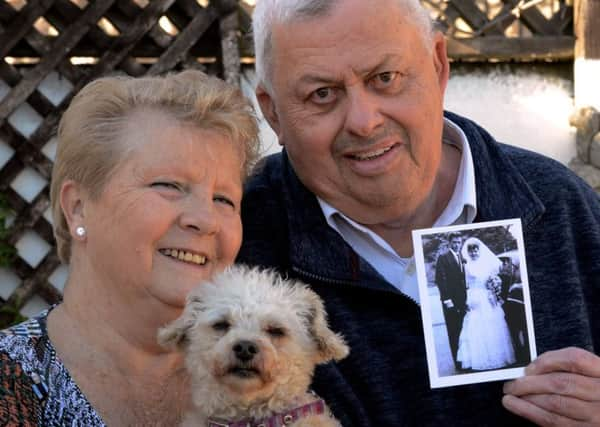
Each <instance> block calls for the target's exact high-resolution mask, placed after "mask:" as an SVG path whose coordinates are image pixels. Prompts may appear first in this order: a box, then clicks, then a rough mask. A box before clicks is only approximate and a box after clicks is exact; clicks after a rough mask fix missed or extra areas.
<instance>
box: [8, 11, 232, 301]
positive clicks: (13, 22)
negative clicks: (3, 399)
mask: <svg viewBox="0 0 600 427" xmlns="http://www.w3.org/2000/svg"><path fill="white" fill-rule="evenodd" d="M201 3H202V2H198V1H195V0H153V1H141V0H138V1H133V0H119V1H115V0H93V1H81V0H80V1H77V2H75V1H69V0H40V1H29V2H27V3H25V2H18V1H12V2H7V1H2V2H0V30H1V33H0V56H1V57H2V60H1V61H0V80H1V81H2V85H3V86H4V88H5V90H4V93H3V94H2V93H0V95H3V98H2V99H1V103H0V144H1V147H3V148H2V150H3V151H4V152H8V155H7V157H9V158H8V159H7V160H6V161H5V163H4V164H3V165H1V169H0V192H1V193H4V194H5V195H6V197H7V199H8V203H9V205H10V207H11V208H12V210H13V211H14V212H15V213H16V218H15V221H14V223H13V224H12V225H11V228H10V234H9V237H8V243H9V244H11V245H15V246H17V247H18V248H19V243H20V242H22V240H23V239H25V240H33V241H34V242H36V241H37V242H38V243H40V242H41V243H42V249H37V251H38V252H39V251H40V250H41V251H42V254H41V258H40V257H39V256H38V258H40V259H35V257H33V258H34V259H33V260H31V259H28V258H29V257H27V256H25V254H23V253H21V251H20V253H19V255H20V256H18V257H17V258H16V260H15V262H14V265H13V266H12V267H11V270H12V274H16V276H17V277H18V278H19V279H20V282H21V283H20V284H19V285H18V287H16V289H14V290H12V292H11V294H10V296H9V297H8V298H7V301H5V299H2V300H0V303H5V302H8V303H9V304H11V305H13V306H16V307H17V308H19V307H21V306H22V305H23V304H24V303H25V302H26V301H27V300H28V299H29V298H30V297H31V296H32V295H33V294H34V293H35V294H38V295H39V296H41V297H42V298H43V299H44V300H45V301H46V302H48V303H54V302H57V301H58V300H59V298H60V290H59V289H56V287H55V286H53V285H51V284H50V282H49V281H48V279H49V277H50V276H51V275H52V274H53V273H54V272H55V271H56V270H57V268H59V267H60V263H59V260H58V258H57V255H56V253H55V251H54V244H53V237H52V229H51V225H50V216H49V214H48V212H49V196H48V181H49V179H50V176H51V168H52V156H53V155H52V143H53V140H52V138H53V132H54V131H55V127H56V125H57V123H58V120H59V119H60V116H61V114H62V112H63V111H64V110H65V108H66V107H67V105H68V104H69V102H70V100H71V99H72V98H73V96H74V95H75V94H76V93H77V91H78V90H79V89H81V88H82V87H83V86H84V85H85V84H86V83H88V82H89V81H91V80H93V79H94V78H97V77H99V76H102V75H106V74H108V73H113V72H124V73H127V74H129V75H133V76H140V75H143V74H160V73H164V72H166V71H168V70H171V69H180V68H191V67H193V68H200V69H203V70H204V71H206V72H208V73H210V74H216V75H219V76H221V77H224V78H226V79H227V80H229V81H237V80H238V76H239V67H240V65H239V64H240V60H239V49H238V45H237V40H238V37H237V32H238V19H237V2H236V1H225V0H222V1H214V0H213V1H211V2H204V4H201ZM18 7H21V8H20V9H18ZM40 30H41V31H40ZM28 63H29V64H28ZM57 76H58V77H57ZM48 79H50V80H54V81H56V80H57V79H58V81H59V83H58V86H60V87H61V88H63V89H64V88H65V87H66V88H67V90H66V91H64V90H63V92H65V93H62V94H61V96H60V99H59V100H56V99H53V97H52V96H49V95H48V91H47V90H44V84H45V83H47V81H48ZM55 86H56V84H55ZM23 114H24V115H25V117H27V115H28V114H29V116H32V117H33V119H32V121H34V122H35V117H39V120H38V121H39V123H35V130H34V131H32V132H28V131H27V125H25V126H23V125H22V123H21V119H20V117H23ZM25 119H26V118H25ZM20 125H21V126H20ZM28 177H29V178H31V177H33V181H35V182H38V185H37V188H35V189H34V193H35V194H33V195H32V194H27V193H28V192H29V193H31V190H21V191H19V190H20V187H19V182H20V181H23V180H26V179H27V178H28ZM34 187H35V185H34ZM35 190H39V191H35ZM44 242H46V243H47V246H44V245H43V243H44ZM25 243H27V242H25ZM2 285H3V284H0V287H1V286H2ZM5 285H6V284H5ZM59 288H60V287H59Z"/></svg>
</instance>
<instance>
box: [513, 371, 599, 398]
mask: <svg viewBox="0 0 600 427" xmlns="http://www.w3.org/2000/svg"><path fill="white" fill-rule="evenodd" d="M504 393H506V394H512V395H514V396H524V395H528V394H556V395H561V396H568V397H572V398H576V399H581V400H587V401H600V378H590V377H586V376H583V375H576V374H570V373H566V372H553V373H549V374H543V375H527V376H524V377H520V378H517V379H515V380H513V381H510V382H508V383H506V384H504Z"/></svg>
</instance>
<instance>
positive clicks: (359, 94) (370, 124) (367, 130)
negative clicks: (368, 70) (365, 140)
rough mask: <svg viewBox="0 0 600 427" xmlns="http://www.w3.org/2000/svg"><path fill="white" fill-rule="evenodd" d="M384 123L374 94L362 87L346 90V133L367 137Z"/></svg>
mask: <svg viewBox="0 0 600 427" xmlns="http://www.w3.org/2000/svg"><path fill="white" fill-rule="evenodd" d="M384 122H385V118H384V117H383V114H382V113H381V105H380V102H379V100H378V99H377V97H376V96H375V94H372V93H370V92H369V91H368V90H367V88H365V87H364V86H360V87H357V86H355V87H353V88H351V89H349V90H348V111H347V114H346V130H347V131H348V132H350V133H352V134H354V135H357V136H361V137H369V136H371V135H372V134H373V132H374V131H375V130H376V129H377V128H378V127H379V126H382V125H383V124H384Z"/></svg>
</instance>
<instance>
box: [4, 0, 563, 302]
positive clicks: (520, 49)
mask: <svg viewBox="0 0 600 427" xmlns="http://www.w3.org/2000/svg"><path fill="white" fill-rule="evenodd" d="M259 1H260V0H259ZM369 1H370V0H369ZM422 1H423V3H424V5H425V6H426V7H427V8H428V9H429V10H430V12H431V15H432V17H433V18H434V19H435V20H436V21H437V23H438V25H439V27H440V28H441V29H443V31H445V32H446V34H447V35H448V50H449V55H450V56H451V57H452V58H454V59H457V60H461V59H463V60H489V59H496V60H531V59H539V58H543V59H570V58H572V56H573V44H574V39H573V36H572V21H573V18H572V15H573V12H572V7H570V6H568V4H567V3H566V1H565V0H529V1H525V0H521V1H519V0H422ZM250 11H251V8H250V7H249V6H248V5H247V4H245V3H243V2H240V3H239V4H238V1H237V0H220V1H217V0H212V1H208V0H205V1H201V0H29V1H25V0H0V58H1V59H0V193H1V194H5V195H6V196H7V199H8V203H9V205H10V207H11V209H12V210H13V211H14V213H15V220H14V222H13V223H12V225H11V227H10V234H9V237H8V243H9V244H11V245H15V246H16V247H17V248H18V249H19V256H18V257H17V259H16V260H15V262H14V265H13V266H11V269H10V271H9V272H8V273H7V271H5V270H6V269H4V270H3V269H0V306H1V305H2V304H4V303H6V302H8V303H9V304H11V305H12V306H15V307H17V308H21V307H22V306H23V305H24V304H25V303H26V302H27V301H28V300H30V299H31V298H32V297H33V296H38V297H41V298H42V300H43V301H45V302H46V303H49V304H52V303H55V302H57V301H58V300H59V299H60V296H61V290H60V285H58V286H56V281H53V277H54V276H55V275H57V272H59V271H60V269H61V268H62V267H61V266H60V263H59V261H58V258H57V256H56V253H55V251H54V243H53V237H52V229H51V224H50V220H51V218H50V215H49V196H48V182H49V180H50V174H51V169H52V159H53V154H52V152H53V143H54V142H53V133H54V130H55V128H56V125H57V124H58V121H59V118H60V116H61V114H62V112H63V111H64V110H65V108H66V107H67V105H68V104H69V102H70V101H71V99H72V98H73V96H74V95H75V94H76V93H77V91H78V90H79V89H81V88H82V87H83V86H84V85H85V84H86V83H88V82H89V81H91V80H92V79H94V78H97V77H99V76H102V75H106V74H109V73H114V72H120V73H126V74H129V75H132V76H140V75H144V74H160V73H164V72H167V71H169V70H172V69H182V68H190V67H194V68H200V69H203V70H205V71H206V72H208V73H210V74H216V75H219V76H221V77H223V78H225V79H226V80H228V81H230V82H238V79H239V74H240V56H243V57H252V56H253V51H252V46H251V43H250V37H249V35H248V29H249V27H250V17H249V14H250ZM240 52H241V54H240ZM49 86H50V87H53V88H54V89H56V88H59V89H60V90H58V92H60V93H58V94H57V93H55V92H56V90H54V92H53V91H49V90H48V89H47V88H48V87H49ZM27 180H29V181H31V182H33V183H34V184H33V189H31V188H29V189H27V188H24V186H23V182H24V181H27ZM30 187H31V185H30ZM35 244H37V245H38V246H41V247H42V249H41V250H40V249H37V254H35V253H34V254H33V255H31V254H30V253H29V252H35V251H36V250H31V249H30V248H29V246H30V245H34V246H35ZM9 276H10V278H11V280H12V281H13V282H14V283H15V285H14V286H13V287H10V289H9V292H8V293H7V292H6V289H5V292H4V293H3V292H2V289H3V286H4V285H6V284H5V283H2V281H3V280H8V279H7V278H8V277H9ZM3 278H4V279H3ZM52 283H54V284H52Z"/></svg>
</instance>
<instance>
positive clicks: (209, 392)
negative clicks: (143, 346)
mask: <svg viewBox="0 0 600 427" xmlns="http://www.w3.org/2000/svg"><path fill="white" fill-rule="evenodd" d="M158 340H159V343H160V344H161V345H163V346H165V347H167V348H180V349H183V350H184V351H185V353H186V367H187V369H188V370H189V372H190V375H191V379H192V400H193V408H194V409H193V411H192V412H190V413H189V414H187V415H186V418H185V421H184V425H190V426H191V425H194V426H205V425H206V422H207V419H208V418H217V419H223V420H228V421H234V420H239V419H245V418H254V419H262V418H265V417H269V416H271V415H272V414H274V413H279V412H282V411H285V410H289V409H292V408H295V407H298V406H301V405H304V404H306V403H309V402H311V401H313V400H315V397H314V395H312V394H310V393H309V392H308V388H309V385H310V382H311V378H312V375H313V371H314V368H315V366H316V365H317V364H319V363H325V362H328V361H330V360H340V359H342V358H344V357H346V356H347V354H348V351H349V349H348V346H347V345H346V343H345V342H344V339H343V338H342V337H341V336H340V335H338V334H336V333H334V332H332V331H331V330H330V329H329V327H328V325H327V318H326V313H325V310H324V307H323V303H322V302H321V299H320V298H319V297H318V296H317V295H316V294H315V293H314V292H313V291H311V290H310V289H309V288H308V287H307V286H306V285H305V284H303V283H301V282H298V281H291V280H285V279H283V278H282V277H281V276H280V275H278V274H277V273H275V272H273V271H269V270H260V269H258V268H249V267H245V266H241V265H236V266H232V267H230V268H228V269H227V270H225V271H224V272H223V273H220V274H218V275H216V276H215V277H214V278H213V279H212V280H209V281H207V282H204V283H202V284H200V285H199V286H198V287H197V288H196V289H195V290H193V291H192V292H191V293H190V294H189V296H188V299H187V304H186V307H185V309H184V312H183V314H182V315H181V316H180V317H179V318H178V319H176V320H175V321H173V322H172V323H170V324H169V325H167V326H166V327H164V328H161V329H160V330H159V333H158ZM242 341H245V342H247V343H253V344H254V345H255V346H256V349H257V350H258V352H257V353H256V354H255V355H254V357H253V358H252V360H250V361H248V362H243V361H241V360H240V358H239V357H237V356H236V351H235V350H234V347H235V346H236V344H239V343H240V342H242ZM237 348H238V352H239V346H238V347H237ZM238 354H239V353H238ZM240 368H241V370H240ZM246 369H247V370H246ZM326 412H327V413H326V414H324V415H319V416H314V417H309V418H304V419H301V420H299V421H298V422H297V423H294V424H293V426H296V427H299V426H301V425H302V426H313V427H321V426H322V427H329V426H339V425H340V424H339V422H338V421H336V420H334V419H333V418H332V417H331V416H330V415H329V414H328V412H329V411H326Z"/></svg>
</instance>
